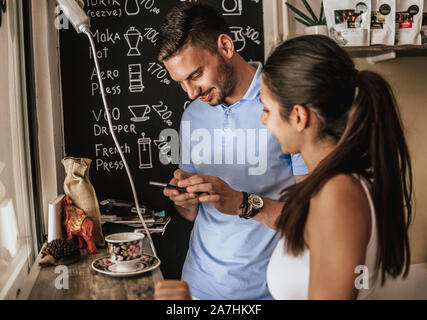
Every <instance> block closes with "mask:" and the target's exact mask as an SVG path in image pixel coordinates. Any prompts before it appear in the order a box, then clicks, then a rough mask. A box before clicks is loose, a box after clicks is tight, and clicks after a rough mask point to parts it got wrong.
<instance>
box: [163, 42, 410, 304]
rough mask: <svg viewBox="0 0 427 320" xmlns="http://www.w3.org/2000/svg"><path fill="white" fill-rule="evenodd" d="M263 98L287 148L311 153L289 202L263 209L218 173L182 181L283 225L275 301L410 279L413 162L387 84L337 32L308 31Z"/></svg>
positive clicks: (274, 263)
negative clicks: (363, 66)
mask: <svg viewBox="0 0 427 320" xmlns="http://www.w3.org/2000/svg"><path fill="white" fill-rule="evenodd" d="M260 99H261V101H262V103H263V105H264V110H263V114H262V117H261V121H262V122H263V124H265V125H266V126H267V127H268V128H269V129H270V130H271V131H272V132H273V134H274V135H275V136H276V138H277V139H278V141H279V142H280V144H281V146H282V151H283V152H284V153H290V154H294V153H300V154H301V155H302V157H303V159H304V161H305V163H306V165H307V168H308V169H309V171H310V175H309V176H308V177H307V178H306V179H305V180H304V181H302V182H300V183H298V184H295V185H293V186H291V187H288V188H287V189H285V190H283V194H282V198H281V201H280V202H277V201H273V200H269V199H265V198H262V201H259V203H258V207H256V205H255V204H250V205H248V201H247V195H245V193H244V192H243V193H242V192H240V191H236V190H233V189H231V188H230V187H229V186H228V185H227V184H226V183H225V182H223V181H221V180H219V179H218V178H215V177H209V176H202V175H196V176H192V177H191V178H188V179H186V180H182V181H180V182H179V183H178V185H179V186H181V187H186V188H187V192H189V193H191V194H193V195H194V196H196V194H195V193H196V192H205V194H203V195H201V196H199V200H200V202H212V203H213V204H214V205H215V207H216V208H217V210H219V211H221V212H224V213H226V214H235V215H238V214H240V215H241V216H245V217H249V218H252V219H254V220H256V221H258V222H261V223H264V224H265V225H267V226H269V227H271V228H274V229H276V230H277V231H278V232H279V233H280V235H281V241H279V243H278V245H277V248H276V250H275V252H274V253H273V256H272V257H271V260H270V263H269V266H268V269H267V270H268V271H267V282H268V286H269V289H270V292H271V294H272V296H273V297H275V298H276V299H307V298H308V299H355V298H359V299H362V298H366V297H368V296H369V294H370V293H371V291H372V289H373V287H374V281H376V279H377V278H380V279H381V283H382V284H384V282H385V281H386V279H387V278H388V277H392V278H395V277H398V276H399V275H402V274H403V276H404V277H406V276H407V274H408V271H409V264H410V248H409V240H408V227H409V224H410V222H411V218H412V170H411V162H410V155H409V152H408V147H407V144H406V141H405V138H404V134H403V129H402V124H401V120H400V117H399V112H398V108H397V104H396V101H395V98H394V95H393V92H392V90H391V88H390V86H389V85H388V84H387V82H386V81H385V80H384V79H383V78H382V77H381V76H380V75H378V74H376V73H374V72H370V71H360V72H359V71H357V70H356V69H355V66H354V63H353V61H352V60H351V58H350V57H349V56H348V54H347V53H346V51H345V50H343V49H342V48H340V47H339V46H338V45H337V44H336V43H335V42H334V41H333V40H331V39H329V38H328V37H324V36H302V37H298V38H294V39H291V40H289V41H286V42H285V43H283V44H281V45H280V46H279V47H277V48H276V49H275V50H274V52H273V53H272V55H271V56H270V57H269V59H268V61H267V63H266V65H265V67H264V72H263V81H262V85H261V94H260ZM254 206H255V207H256V208H255V209H256V210H254ZM248 210H249V211H251V214H247V212H248ZM236 219H239V218H238V217H236ZM360 272H362V273H363V274H361V275H360V277H359V273H360ZM377 276H379V277H377ZM171 286H172V287H175V288H176V287H179V288H184V289H185V283H183V282H173V283H171V282H169V283H167V282H166V283H160V284H159V285H158V287H157V288H156V297H157V298H159V299H164V298H170V297H172V298H180V297H181V298H182V297H188V296H189V295H188V291H186V290H182V291H180V292H187V293H186V295H184V296H171V295H170V294H171V292H172V291H170V288H171ZM177 292H178V291H177Z"/></svg>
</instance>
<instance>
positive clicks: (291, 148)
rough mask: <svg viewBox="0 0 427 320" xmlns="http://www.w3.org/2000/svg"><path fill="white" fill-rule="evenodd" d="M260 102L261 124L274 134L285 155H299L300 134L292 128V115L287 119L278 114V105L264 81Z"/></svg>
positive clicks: (262, 81)
mask: <svg viewBox="0 0 427 320" xmlns="http://www.w3.org/2000/svg"><path fill="white" fill-rule="evenodd" d="M260 100H261V103H262V104H263V106H264V108H263V110H262V115H261V123H262V124H263V125H265V126H267V128H268V129H270V131H271V132H272V133H273V134H274V136H275V137H276V139H277V140H278V141H279V143H280V146H281V147H282V152H283V153H285V154H295V153H299V152H300V151H299V146H300V140H301V134H300V133H299V132H298V130H296V128H295V127H294V126H293V123H294V119H293V118H294V117H295V115H294V113H293V112H291V114H290V115H289V118H288V119H284V118H283V117H282V116H281V114H280V104H279V102H278V101H277V100H276V99H275V98H274V96H273V95H272V93H271V92H270V90H269V88H268V87H267V85H266V82H265V81H264V79H262V80H261V93H260Z"/></svg>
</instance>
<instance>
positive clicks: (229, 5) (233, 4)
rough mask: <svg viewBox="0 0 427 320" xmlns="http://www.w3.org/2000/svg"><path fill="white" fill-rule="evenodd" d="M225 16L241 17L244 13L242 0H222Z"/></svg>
mask: <svg viewBox="0 0 427 320" xmlns="http://www.w3.org/2000/svg"><path fill="white" fill-rule="evenodd" d="M222 9H223V10H224V13H223V14H222V15H223V16H241V15H242V11H243V6H242V0H222Z"/></svg>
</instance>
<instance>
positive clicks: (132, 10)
mask: <svg viewBox="0 0 427 320" xmlns="http://www.w3.org/2000/svg"><path fill="white" fill-rule="evenodd" d="M125 11H126V14H127V15H128V16H136V15H137V14H138V13H139V1H138V0H126V4H125Z"/></svg>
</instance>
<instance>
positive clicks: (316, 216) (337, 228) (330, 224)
mask: <svg viewBox="0 0 427 320" xmlns="http://www.w3.org/2000/svg"><path fill="white" fill-rule="evenodd" d="M370 225H371V214H370V206H369V201H368V198H367V195H366V192H365V190H364V188H363V186H362V185H361V183H360V181H359V179H358V178H356V177H354V176H352V175H349V174H338V175H336V176H333V177H332V178H330V179H329V180H328V181H327V182H326V183H325V184H324V185H323V186H322V187H321V188H320V190H319V191H318V192H317V193H316V194H315V195H314V196H313V197H312V198H311V200H310V209H309V216H308V219H307V232H308V235H310V234H312V233H313V232H316V233H319V232H320V233H322V236H325V235H328V234H329V235H330V236H332V237H333V236H337V237H339V236H338V235H339V234H341V235H343V234H348V233H359V234H363V235H364V236H363V238H364V239H365V240H366V241H369V234H370Z"/></svg>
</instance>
